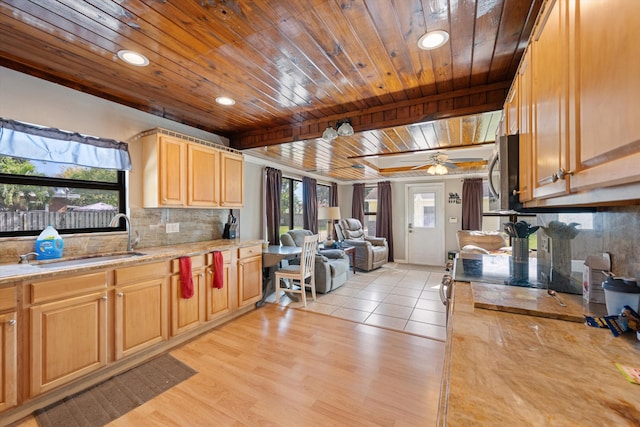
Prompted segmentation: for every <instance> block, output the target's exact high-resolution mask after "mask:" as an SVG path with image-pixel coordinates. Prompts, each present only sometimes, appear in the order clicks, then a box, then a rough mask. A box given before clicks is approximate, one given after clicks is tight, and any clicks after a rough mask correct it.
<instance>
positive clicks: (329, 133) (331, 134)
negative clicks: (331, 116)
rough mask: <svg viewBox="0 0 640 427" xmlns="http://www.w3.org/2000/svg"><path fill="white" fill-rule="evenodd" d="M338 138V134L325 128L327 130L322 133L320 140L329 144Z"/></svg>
mask: <svg viewBox="0 0 640 427" xmlns="http://www.w3.org/2000/svg"><path fill="white" fill-rule="evenodd" d="M337 137H338V132H336V130H335V129H334V128H332V127H331V126H327V128H326V129H325V130H324V132H322V139H324V140H325V141H327V142H331V141H333V140H334V139H336V138H337Z"/></svg>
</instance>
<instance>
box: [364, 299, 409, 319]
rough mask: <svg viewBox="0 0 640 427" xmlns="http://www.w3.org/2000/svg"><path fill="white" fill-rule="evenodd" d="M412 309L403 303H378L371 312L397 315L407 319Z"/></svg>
mask: <svg viewBox="0 0 640 427" xmlns="http://www.w3.org/2000/svg"><path fill="white" fill-rule="evenodd" d="M412 311H413V308H412V307H407V306H404V305H396V304H387V303H384V302H383V303H380V305H378V307H376V309H375V310H374V311H373V314H381V315H383V316H391V317H398V318H400V319H405V320H408V319H409V316H411V312H412Z"/></svg>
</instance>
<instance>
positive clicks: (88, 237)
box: [0, 208, 241, 263]
mask: <svg viewBox="0 0 640 427" xmlns="http://www.w3.org/2000/svg"><path fill="white" fill-rule="evenodd" d="M233 213H234V215H235V216H236V217H238V223H240V224H241V222H240V210H238V209H235V210H234V211H233ZM228 214H229V209H173V208H172V209H142V208H132V209H131V230H132V234H131V240H132V241H133V240H134V239H135V238H136V233H137V235H139V237H140V243H139V244H138V246H137V247H136V249H137V250H140V249H144V248H149V247H154V246H166V245H175V244H181V243H190V242H201V241H205V240H216V239H221V238H222V232H223V230H224V224H225V223H226V222H227V215H228ZM169 223H171V224H176V223H177V224H179V232H177V233H167V232H166V224H169ZM238 236H241V232H240V230H238ZM62 238H63V241H64V256H65V257H73V256H82V255H87V254H96V253H108V252H120V251H125V250H126V249H127V233H126V232H116V233H91V234H63V235H62ZM35 241H36V236H32V237H16V238H3V239H0V244H1V245H2V251H0V263H14V262H17V261H18V257H19V255H20V254H25V253H27V252H32V251H33V249H34V245H35Z"/></svg>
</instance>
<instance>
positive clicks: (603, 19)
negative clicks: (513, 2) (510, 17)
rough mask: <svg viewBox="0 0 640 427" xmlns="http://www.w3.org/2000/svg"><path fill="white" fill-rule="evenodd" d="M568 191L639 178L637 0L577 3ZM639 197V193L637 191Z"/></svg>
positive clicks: (639, 38) (573, 11)
mask: <svg viewBox="0 0 640 427" xmlns="http://www.w3.org/2000/svg"><path fill="white" fill-rule="evenodd" d="M572 7H573V8H572V9H570V11H571V14H572V15H574V16H573V17H572V18H573V19H572V21H573V22H575V25H574V27H573V28H572V30H573V31H572V35H573V36H575V49H574V50H575V52H576V54H575V61H576V66H575V73H576V78H575V85H576V90H575V93H576V95H577V96H576V97H575V98H574V100H575V103H574V104H572V107H574V108H575V110H574V114H575V121H576V123H575V124H576V126H575V131H574V137H573V138H572V140H571V144H572V147H571V154H572V159H571V160H572V162H571V170H572V171H573V176H572V177H571V190H572V191H580V190H585V189H590V188H595V187H606V186H611V185H618V184H626V183H631V182H638V181H640V168H638V164H640V120H638V117H637V116H638V108H637V107H638V100H639V99H640V78H638V70H640V33H638V32H637V31H631V30H629V29H630V28H635V26H636V23H637V21H638V17H639V16H640V2H637V1H628V0H611V1H607V2H588V1H582V2H576V3H575V4H572ZM636 196H637V194H636Z"/></svg>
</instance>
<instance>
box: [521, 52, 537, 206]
mask: <svg viewBox="0 0 640 427" xmlns="http://www.w3.org/2000/svg"><path fill="white" fill-rule="evenodd" d="M517 79H518V83H519V90H518V94H519V110H520V112H519V114H518V120H519V122H520V124H519V126H518V129H519V131H520V137H519V147H518V148H519V150H518V151H519V153H520V165H519V173H520V175H519V177H518V180H519V183H518V187H519V191H520V202H522V203H524V202H527V201H530V200H531V199H532V198H533V193H532V191H531V186H532V185H531V183H532V180H533V177H532V173H533V167H534V165H533V163H532V161H531V158H532V138H533V135H532V129H531V111H532V109H533V106H532V100H531V50H530V49H527V51H526V52H525V54H524V56H523V57H522V61H521V63H520V68H519V69H518V76H517Z"/></svg>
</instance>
